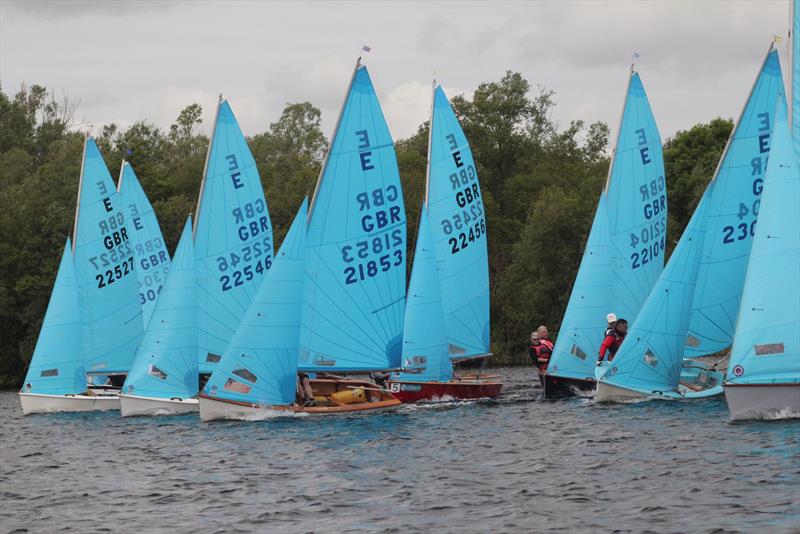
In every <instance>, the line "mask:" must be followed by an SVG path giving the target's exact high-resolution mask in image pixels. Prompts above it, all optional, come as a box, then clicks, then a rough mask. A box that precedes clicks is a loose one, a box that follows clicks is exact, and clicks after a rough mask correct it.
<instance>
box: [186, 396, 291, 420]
mask: <svg viewBox="0 0 800 534" xmlns="http://www.w3.org/2000/svg"><path fill="white" fill-rule="evenodd" d="M199 400H200V420H201V421H217V420H220V419H234V420H242V419H244V420H247V419H257V418H260V417H263V416H267V414H268V413H270V412H274V413H275V415H283V416H287V415H291V414H289V413H280V412H278V411H277V410H269V409H268V408H256V407H253V406H244V405H240V404H232V403H230V402H220V401H215V400H213V399H207V398H204V397H200V399H199Z"/></svg>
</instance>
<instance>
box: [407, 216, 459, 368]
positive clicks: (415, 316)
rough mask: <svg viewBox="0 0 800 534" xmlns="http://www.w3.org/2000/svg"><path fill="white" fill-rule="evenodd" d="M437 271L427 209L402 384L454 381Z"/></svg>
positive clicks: (410, 306)
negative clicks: (403, 381) (403, 382)
mask: <svg viewBox="0 0 800 534" xmlns="http://www.w3.org/2000/svg"><path fill="white" fill-rule="evenodd" d="M437 271H438V269H437V261H436V254H435V251H434V247H433V240H432V238H431V231H430V225H429V223H428V214H427V210H426V209H425V207H424V206H423V208H422V210H421V212H420V221H419V229H418V231H417V244H416V248H415V252H414V266H413V267H412V268H411V281H410V282H409V285H408V295H407V296H406V313H405V320H404V323H403V368H404V369H405V370H406V372H403V373H398V374H397V378H398V379H399V380H415V381H422V382H430V381H439V382H447V381H448V380H450V379H451V378H452V377H453V364H452V363H451V362H450V356H449V353H448V350H447V347H448V343H447V334H446V332H445V320H444V308H443V307H442V297H441V291H440V289H439V273H438V272H437Z"/></svg>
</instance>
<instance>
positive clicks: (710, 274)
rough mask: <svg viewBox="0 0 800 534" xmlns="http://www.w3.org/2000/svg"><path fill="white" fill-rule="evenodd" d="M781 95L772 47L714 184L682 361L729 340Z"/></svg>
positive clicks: (717, 348) (716, 348) (714, 349)
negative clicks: (684, 357) (777, 105)
mask: <svg viewBox="0 0 800 534" xmlns="http://www.w3.org/2000/svg"><path fill="white" fill-rule="evenodd" d="M782 92H783V80H782V77H781V67H780V62H779V60H778V52H777V51H776V50H772V48H771V47H770V51H769V52H768V53H767V56H766V58H765V59H764V62H763V65H762V67H761V71H760V72H759V74H758V77H757V78H756V81H755V83H754V85H753V88H752V90H751V92H750V96H749V98H748V100H747V104H746V105H745V107H744V110H743V111H742V114H741V116H740V117H739V120H738V122H737V124H736V126H735V128H734V131H733V133H732V134H731V137H730V139H729V140H728V144H727V146H726V147H725V152H724V153H723V155H722V159H721V160H720V163H719V166H718V167H717V171H716V173H715V176H714V179H713V182H712V184H713V189H712V191H711V197H710V198H709V201H708V208H707V209H708V213H707V218H706V221H705V233H706V238H705V244H704V251H703V254H702V258H701V264H700V270H699V272H698V275H697V288H696V291H695V297H694V303H693V305H692V314H691V317H690V320H689V332H688V335H687V338H686V346H685V356H686V357H696V356H702V355H705V354H713V353H716V352H718V351H721V350H723V349H725V348H727V347H729V346H730V345H731V343H732V341H733V331H734V327H735V323H736V315H737V312H738V310H739V305H740V301H741V294H742V286H743V284H744V277H745V271H746V269H747V261H748V258H749V257H750V248H751V246H752V243H753V235H754V234H755V229H756V219H757V217H758V214H759V209H760V205H761V192H762V190H763V187H764V172H765V170H766V167H767V156H768V155H769V151H770V145H771V142H770V134H771V131H772V128H773V119H774V113H775V106H776V104H777V101H778V95H779V94H782Z"/></svg>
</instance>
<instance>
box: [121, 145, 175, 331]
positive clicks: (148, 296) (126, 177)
mask: <svg viewBox="0 0 800 534" xmlns="http://www.w3.org/2000/svg"><path fill="white" fill-rule="evenodd" d="M117 190H118V191H119V194H120V196H121V198H122V202H121V204H122V209H123V211H124V212H125V218H126V219H127V220H128V225H127V228H128V231H129V233H130V240H131V246H132V247H133V256H134V258H135V262H136V267H135V269H136V278H137V280H138V281H139V303H140V304H141V306H142V324H143V325H144V327H145V328H147V323H148V322H150V316H151V315H152V314H153V309H154V308H155V306H156V299H158V295H159V294H160V293H161V289H162V287H163V284H164V281H165V280H166V279H167V274H169V266H170V263H171V260H170V258H169V251H168V250H167V246H166V244H165V243H164V237H163V236H162V234H161V227H160V226H159V224H158V219H157V218H156V212H155V211H153V206H152V205H151V204H150V201H149V200H148V199H147V195H146V194H145V192H144V189H142V185H141V184H140V183H139V179H138V178H137V177H136V173H135V172H133V167H131V165H130V163H128V162H127V161H123V162H122V169H121V171H120V174H119V182H118V183H117Z"/></svg>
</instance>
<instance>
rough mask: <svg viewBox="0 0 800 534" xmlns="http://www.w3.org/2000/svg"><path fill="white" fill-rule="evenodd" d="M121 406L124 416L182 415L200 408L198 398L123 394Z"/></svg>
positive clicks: (121, 412)
mask: <svg viewBox="0 0 800 534" xmlns="http://www.w3.org/2000/svg"><path fill="white" fill-rule="evenodd" d="M119 405H120V406H119V408H120V414H121V415H122V417H132V416H136V415H181V414H185V413H196V412H198V411H199V410H200V407H199V405H198V403H197V399H178V398H175V399H159V398H157V397H140V396H138V395H127V394H121V395H120V396H119Z"/></svg>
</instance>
